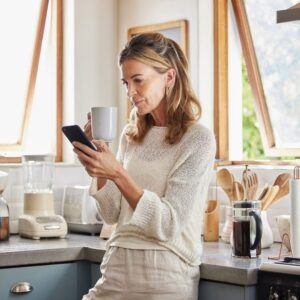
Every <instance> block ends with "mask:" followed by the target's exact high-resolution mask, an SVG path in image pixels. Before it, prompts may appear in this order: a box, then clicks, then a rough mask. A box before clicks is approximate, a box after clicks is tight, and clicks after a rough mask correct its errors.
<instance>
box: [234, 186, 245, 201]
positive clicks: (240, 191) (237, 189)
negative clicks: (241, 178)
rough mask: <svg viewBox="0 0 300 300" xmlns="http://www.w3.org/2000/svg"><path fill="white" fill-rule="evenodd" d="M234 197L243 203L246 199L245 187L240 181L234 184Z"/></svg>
mask: <svg viewBox="0 0 300 300" xmlns="http://www.w3.org/2000/svg"><path fill="white" fill-rule="evenodd" d="M233 195H234V199H235V200H238V201H241V200H243V199H244V187H243V185H242V184H241V183H240V182H238V181H234V182H233Z"/></svg>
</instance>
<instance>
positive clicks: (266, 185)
mask: <svg viewBox="0 0 300 300" xmlns="http://www.w3.org/2000/svg"><path fill="white" fill-rule="evenodd" d="M269 189H270V186H269V185H268V184H267V183H266V184H265V186H264V187H263V189H262V191H261V193H260V194H259V196H258V200H262V199H263V198H264V197H265V195H266V193H267V192H268V191H269Z"/></svg>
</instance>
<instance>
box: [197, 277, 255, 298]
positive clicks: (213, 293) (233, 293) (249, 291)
mask: <svg viewBox="0 0 300 300" xmlns="http://www.w3.org/2000/svg"><path fill="white" fill-rule="evenodd" d="M256 290H257V289H256V286H240V285H234V284H227V283H226V284H225V283H220V282H214V281H207V280H201V279H200V285H199V296H198V299H199V300H200V299H201V300H212V299H222V300H256V299H257V295H256V292H257V291H256Z"/></svg>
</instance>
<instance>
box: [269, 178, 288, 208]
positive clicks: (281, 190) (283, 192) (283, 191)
mask: <svg viewBox="0 0 300 300" xmlns="http://www.w3.org/2000/svg"><path fill="white" fill-rule="evenodd" d="M289 192H290V183H289V181H286V183H285V184H284V185H282V186H279V191H278V193H277V195H276V196H275V198H274V199H273V201H272V203H274V202H276V201H278V200H279V199H281V198H282V197H284V196H286V195H287V194H288V193H289Z"/></svg>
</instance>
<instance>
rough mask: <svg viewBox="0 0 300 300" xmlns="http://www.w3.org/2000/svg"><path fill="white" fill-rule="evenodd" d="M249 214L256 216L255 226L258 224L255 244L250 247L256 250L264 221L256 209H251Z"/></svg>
mask: <svg viewBox="0 0 300 300" xmlns="http://www.w3.org/2000/svg"><path fill="white" fill-rule="evenodd" d="M249 215H250V216H251V217H254V220H255V226H256V235H255V240H254V243H253V245H252V246H251V247H250V250H255V249H256V248H257V246H258V244H259V243H260V240H261V237H262V221H261V218H260V216H259V215H258V214H257V213H256V212H255V211H250V213H249Z"/></svg>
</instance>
